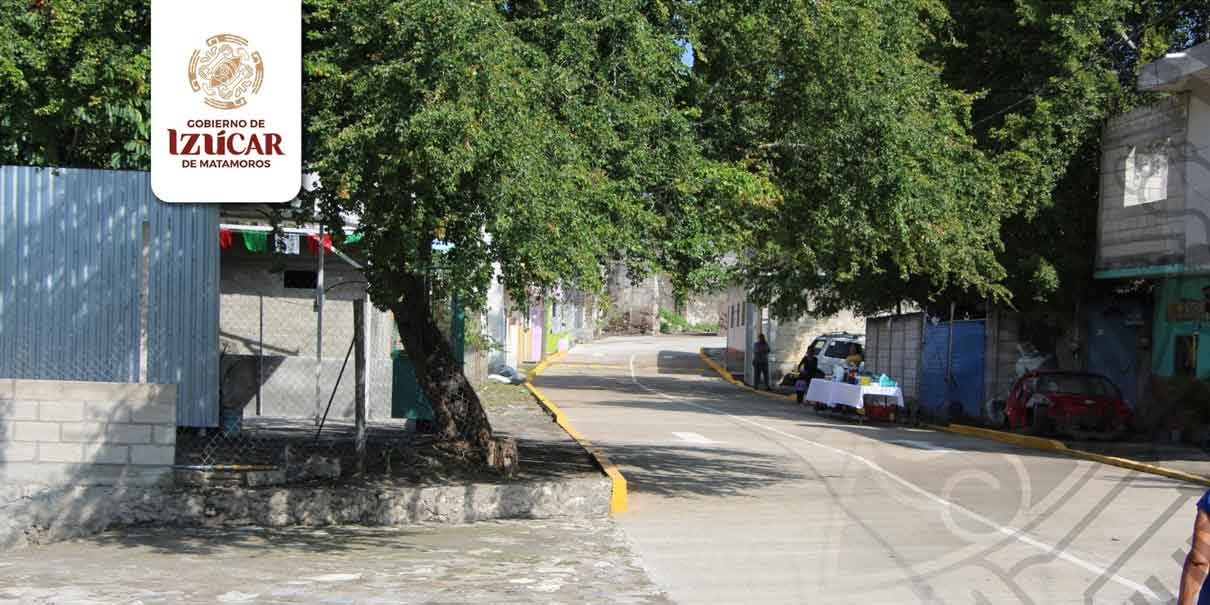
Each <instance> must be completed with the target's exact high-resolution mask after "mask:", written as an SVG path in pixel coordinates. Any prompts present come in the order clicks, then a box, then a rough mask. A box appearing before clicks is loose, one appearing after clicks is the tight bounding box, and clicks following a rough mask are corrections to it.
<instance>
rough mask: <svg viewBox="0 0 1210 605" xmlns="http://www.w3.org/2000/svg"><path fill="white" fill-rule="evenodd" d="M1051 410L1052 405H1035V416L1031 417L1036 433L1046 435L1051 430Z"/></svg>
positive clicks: (1034, 432) (1032, 426)
mask: <svg viewBox="0 0 1210 605" xmlns="http://www.w3.org/2000/svg"><path fill="white" fill-rule="evenodd" d="M1049 411H1050V406H1047V405H1035V406H1034V408H1033V418H1032V419H1031V421H1032V425H1031V427H1030V428H1032V429H1033V434H1035V435H1045V434H1047V433H1049V432H1050V418H1049V416H1048V414H1047V412H1049Z"/></svg>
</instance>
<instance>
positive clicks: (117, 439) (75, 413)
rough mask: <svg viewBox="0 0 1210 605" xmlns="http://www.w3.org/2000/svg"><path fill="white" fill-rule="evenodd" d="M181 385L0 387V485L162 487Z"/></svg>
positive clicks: (38, 383)
mask: <svg viewBox="0 0 1210 605" xmlns="http://www.w3.org/2000/svg"><path fill="white" fill-rule="evenodd" d="M176 396H177V392H176V385H160V384H125V383H107V382H75V381H60V380H9V379H5V380H0V485H3V486H6V487H12V486H14V485H16V486H24V487H25V488H27V489H26V492H29V491H30V490H29V489H28V488H29V487H45V488H55V487H64V486H72V487H75V486H95V485H103V486H113V485H163V484H168V483H170V482H171V478H172V464H173V462H174V459H175V457H176Z"/></svg>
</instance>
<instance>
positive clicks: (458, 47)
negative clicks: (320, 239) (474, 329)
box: [305, 0, 770, 305]
mask: <svg viewBox="0 0 1210 605" xmlns="http://www.w3.org/2000/svg"><path fill="white" fill-rule="evenodd" d="M309 9H310V11H309V15H308V18H307V19H308V20H307V28H306V30H307V32H308V39H307V53H306V72H307V75H308V79H307V87H306V91H305V97H306V98H305V106H306V111H305V116H306V120H307V131H308V133H309V143H310V144H309V149H308V159H309V161H310V163H311V168H312V169H313V170H315V171H316V172H318V173H319V175H320V178H321V181H322V183H323V187H322V188H321V189H320V190H319V191H318V192H317V193H316V195H317V197H318V199H319V200H320V202H321V204H322V205H323V208H324V209H325V211H326V214H327V216H328V217H329V218H334V217H336V216H337V215H338V213H340V212H352V213H356V214H357V215H359V216H360V217H361V220H362V223H361V224H362V227H361V230H362V231H364V239H363V240H362V241H363V246H364V247H365V249H366V250H367V256H368V258H369V259H370V261H371V263H370V268H369V270H368V276H369V281H370V282H371V289H372V293H373V295H374V296H375V298H376V299H377V300H380V301H388V302H389V301H398V300H399V297H400V292H401V291H402V290H401V289H400V288H399V287H398V286H397V284H396V283H395V281H394V277H393V276H398V275H402V274H418V273H419V274H423V273H425V272H427V271H429V270H431V269H433V268H441V269H443V271H442V274H443V275H445V276H447V280H448V281H446V282H445V284H446V285H447V286H448V287H450V288H452V289H453V290H454V291H456V292H458V293H460V294H461V295H462V296H463V299H464V300H466V301H468V303H470V304H472V305H474V304H481V303H482V300H483V298H484V293H485V291H486V288H487V287H488V285H489V284H490V281H491V277H492V267H493V263H498V265H499V266H500V267H501V269H502V279H503V281H504V285H505V286H506V287H507V288H508V290H509V291H510V292H511V293H512V294H513V296H514V297H515V298H516V299H517V300H522V301H524V300H526V299H527V298H528V296H529V295H530V294H532V293H533V292H534V291H535V290H542V289H547V288H551V287H554V286H556V285H567V286H574V287H578V288H581V289H585V290H595V289H598V288H600V287H601V285H602V279H603V275H604V269H605V267H606V266H608V265H609V264H610V263H611V262H613V261H615V260H619V259H625V260H627V261H628V262H629V263H631V265H632V266H633V267H634V268H635V269H636V271H638V272H641V271H643V270H648V269H650V268H651V267H653V266H656V265H657V264H670V263H672V262H680V263H682V266H683V267H684V271H683V273H684V274H685V275H686V276H690V277H688V278H687V279H694V278H699V279H702V280H705V279H709V277H708V274H709V269H702V268H703V267H705V266H706V265H707V263H708V262H709V261H715V260H717V257H719V256H721V254H722V252H723V251H725V250H724V248H725V246H721V245H716V243H717V242H715V241H714V240H712V237H718V238H719V239H721V238H723V237H725V235H723V236H715V235H714V234H717V233H725V229H723V228H721V225H715V224H706V223H704V222H700V221H701V219H705V218H710V217H702V216H700V215H699V214H698V212H697V211H698V210H699V209H703V208H705V209H713V210H714V212H713V215H712V216H713V217H716V218H717V217H721V210H720V209H722V208H728V207H737V205H738V204H744V203H753V202H756V201H760V200H763V199H764V197H766V196H768V195H770V193H769V192H768V190H767V187H765V186H764V181H762V179H761V178H760V177H759V176H758V175H752V174H751V173H750V172H749V171H748V170H747V169H746V168H744V167H743V166H742V165H738V164H732V163H728V162H723V161H711V160H707V159H705V158H703V157H702V155H701V153H700V151H699V149H698V145H697V143H696V140H695V136H696V133H695V130H694V124H693V121H692V116H693V112H692V111H691V110H690V109H688V108H685V107H681V106H679V105H678V103H677V101H676V95H677V93H678V91H679V90H680V88H681V87H682V85H683V82H684V80H685V79H686V78H687V76H688V74H687V72H686V70H685V68H684V66H683V65H682V64H681V63H680V60H679V56H680V53H681V49H680V47H679V46H678V45H677V43H676V39H675V38H674V37H673V36H672V35H671V34H669V33H668V32H667V31H666V30H663V29H662V28H661V27H658V24H657V23H653V22H652V21H651V20H650V19H649V18H648V16H647V14H645V12H644V4H643V3H641V2H636V1H633V0H612V1H607V2H599V3H591V4H589V5H587V6H581V5H578V4H576V3H566V4H564V3H559V2H535V3H526V2H518V3H510V4H507V5H493V4H487V3H478V2H460V1H453V0H419V1H394V0H355V1H353V2H343V1H341V2H336V1H334V0H316V1H314V2H311V3H310V4H309ZM689 217H692V220H698V221H699V222H698V223H693V222H690V221H689V220H687V219H688V218H689ZM435 237H436V238H439V239H442V240H444V241H445V242H447V243H449V244H452V245H453V248H452V249H451V250H450V251H449V252H448V253H446V254H443V255H439V257H438V258H433V257H432V254H431V252H430V242H431V241H432V240H433V239H434V238H435ZM695 270H701V271H703V272H702V273H697V274H695V273H694V272H695ZM702 275H706V277H701V276H702Z"/></svg>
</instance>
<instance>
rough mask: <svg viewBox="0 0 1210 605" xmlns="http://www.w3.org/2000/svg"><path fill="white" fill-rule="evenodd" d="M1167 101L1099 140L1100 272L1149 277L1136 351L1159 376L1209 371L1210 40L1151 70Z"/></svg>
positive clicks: (1116, 122) (1146, 79) (1124, 119)
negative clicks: (1100, 144) (1142, 325)
mask: <svg viewBox="0 0 1210 605" xmlns="http://www.w3.org/2000/svg"><path fill="white" fill-rule="evenodd" d="M1138 87H1139V89H1140V90H1142V91H1148V92H1166V93H1170V94H1169V96H1167V97H1166V98H1164V99H1162V100H1160V101H1158V102H1156V103H1153V104H1151V105H1148V106H1145V107H1141V108H1139V109H1136V110H1134V111H1132V112H1130V113H1127V114H1124V115H1122V116H1119V117H1116V118H1114V119H1112V120H1110V121H1109V122H1108V124H1107V125H1106V127H1105V130H1104V133H1103V137H1102V157H1101V195H1100V214H1099V218H1098V247H1097V259H1096V277H1097V278H1098V279H1103V280H1119V281H1127V280H1145V281H1146V282H1148V283H1149V284H1150V285H1151V291H1152V298H1151V300H1149V301H1145V303H1146V304H1145V305H1144V306H1145V307H1147V309H1146V311H1147V322H1146V324H1147V325H1146V326H1145V327H1144V329H1142V330H1140V332H1139V334H1138V337H1137V347H1138V348H1139V350H1141V351H1143V352H1144V354H1145V355H1146V357H1148V358H1149V361H1150V364H1149V367H1147V368H1146V370H1147V371H1149V372H1150V373H1151V374H1153V375H1154V376H1157V377H1161V378H1171V377H1174V376H1181V375H1184V376H1191V377H1197V378H1207V377H1210V347H1207V346H1205V345H1206V340H1207V338H1210V161H1208V160H1210V155H1208V154H1210V44H1200V45H1197V46H1194V47H1192V48H1189V49H1187V50H1186V51H1184V52H1180V53H1174V54H1169V55H1167V56H1165V57H1164V58H1163V59H1160V60H1158V61H1155V62H1153V63H1150V64H1148V65H1146V66H1144V67H1143V68H1142V70H1141V72H1140V75H1139V79H1138Z"/></svg>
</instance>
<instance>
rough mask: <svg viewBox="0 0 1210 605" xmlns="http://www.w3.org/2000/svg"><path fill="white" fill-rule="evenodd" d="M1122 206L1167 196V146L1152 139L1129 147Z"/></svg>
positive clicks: (1137, 204) (1149, 201) (1166, 197)
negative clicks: (1147, 143) (1147, 142)
mask: <svg viewBox="0 0 1210 605" xmlns="http://www.w3.org/2000/svg"><path fill="white" fill-rule="evenodd" d="M1125 181H1126V192H1125V199H1124V200H1123V203H1124V205H1125V206H1127V207H1129V206H1139V205H1142V204H1151V203H1154V202H1160V201H1163V200H1166V199H1168V145H1167V142H1166V141H1155V142H1153V143H1151V144H1149V145H1146V146H1140V147H1131V148H1130V152H1129V153H1128V154H1126V166H1125Z"/></svg>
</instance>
